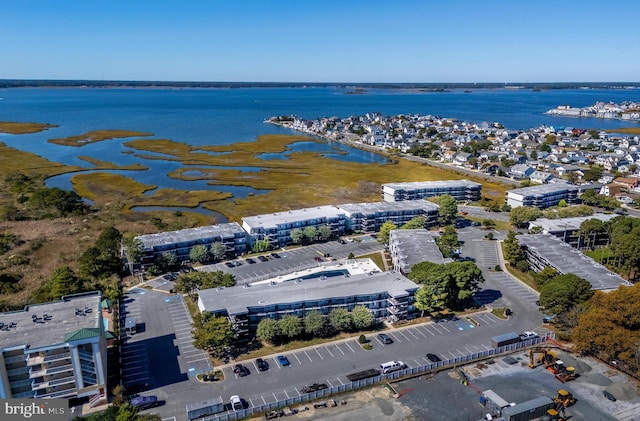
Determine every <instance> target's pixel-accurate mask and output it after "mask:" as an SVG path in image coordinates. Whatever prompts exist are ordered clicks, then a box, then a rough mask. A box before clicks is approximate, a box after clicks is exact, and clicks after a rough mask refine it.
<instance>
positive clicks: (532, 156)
mask: <svg viewBox="0 0 640 421" xmlns="http://www.w3.org/2000/svg"><path fill="white" fill-rule="evenodd" d="M530 156H531V159H532V160H534V161H537V160H538V152H537V151H536V150H535V149H534V150H532V151H531V155H530Z"/></svg>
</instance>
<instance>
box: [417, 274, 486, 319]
mask: <svg viewBox="0 0 640 421" xmlns="http://www.w3.org/2000/svg"><path fill="white" fill-rule="evenodd" d="M407 277H408V278H409V279H411V280H412V281H414V282H415V283H418V284H422V285H423V286H424V287H425V291H423V292H422V293H421V294H422V295H421V299H422V301H423V302H422V304H421V306H422V307H421V308H419V309H420V310H422V311H426V312H428V313H434V312H438V311H441V310H443V309H445V308H448V309H452V310H453V309H458V308H461V307H463V306H464V305H465V304H467V303H468V302H469V301H470V299H471V297H472V296H473V294H474V293H475V291H477V290H478V287H479V284H480V283H482V282H484V278H483V276H482V271H480V269H478V267H477V266H476V265H475V263H473V262H451V263H446V264H437V263H432V262H422V263H418V264H416V265H414V266H413V267H412V268H411V271H410V272H409V273H408V274H407Z"/></svg>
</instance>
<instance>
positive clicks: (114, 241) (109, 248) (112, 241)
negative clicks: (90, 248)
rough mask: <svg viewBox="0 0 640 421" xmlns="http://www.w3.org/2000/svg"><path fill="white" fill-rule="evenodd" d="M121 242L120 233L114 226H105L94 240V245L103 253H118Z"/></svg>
mask: <svg viewBox="0 0 640 421" xmlns="http://www.w3.org/2000/svg"><path fill="white" fill-rule="evenodd" d="M121 243H122V233H121V232H120V231H118V230H117V229H116V228H114V227H107V228H105V229H104V230H103V231H102V232H101V233H100V236H99V237H98V239H97V240H96V244H95V246H96V247H97V248H98V250H100V252H101V253H104V254H118V252H119V251H120V246H121Z"/></svg>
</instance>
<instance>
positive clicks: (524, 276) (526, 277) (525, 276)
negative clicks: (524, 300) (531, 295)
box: [500, 243, 538, 291]
mask: <svg viewBox="0 0 640 421" xmlns="http://www.w3.org/2000/svg"><path fill="white" fill-rule="evenodd" d="M500 246H501V247H502V254H503V255H504V247H505V246H504V243H500ZM504 266H505V268H506V269H507V271H508V272H509V273H510V274H512V275H513V276H515V277H516V278H518V279H519V280H521V281H522V282H524V283H525V284H527V285H529V286H530V287H531V288H533V289H535V290H536V291H538V283H537V282H536V280H535V279H534V278H533V276H531V274H529V273H524V272H520V271H519V270H518V269H516V268H514V267H513V266H511V265H510V264H509V263H508V262H505V265H504Z"/></svg>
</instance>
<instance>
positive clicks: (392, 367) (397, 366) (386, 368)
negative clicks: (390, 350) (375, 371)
mask: <svg viewBox="0 0 640 421" xmlns="http://www.w3.org/2000/svg"><path fill="white" fill-rule="evenodd" d="M406 367H407V366H406V365H404V363H403V362H402V361H388V362H386V363H382V364H380V370H382V374H387V373H392V372H394V371H398V370H402V369H404V368H406Z"/></svg>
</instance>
